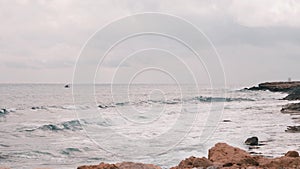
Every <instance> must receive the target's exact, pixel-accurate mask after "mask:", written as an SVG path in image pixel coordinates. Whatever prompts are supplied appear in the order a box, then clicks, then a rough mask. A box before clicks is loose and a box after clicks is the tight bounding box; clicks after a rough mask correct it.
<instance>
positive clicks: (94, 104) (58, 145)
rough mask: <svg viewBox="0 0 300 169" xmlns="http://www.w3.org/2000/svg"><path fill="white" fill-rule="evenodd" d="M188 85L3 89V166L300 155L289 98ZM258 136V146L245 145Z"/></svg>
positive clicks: (0, 150) (162, 163) (65, 167)
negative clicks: (239, 151)
mask: <svg viewBox="0 0 300 169" xmlns="http://www.w3.org/2000/svg"><path fill="white" fill-rule="evenodd" d="M240 88H242V87H230V88H226V89H224V88H214V89H212V88H211V87H209V86H198V87H194V86H190V85H181V86H178V85H166V84H165V85H153V84H152V85H150V84H149V85H145V84H143V85H142V84H139V85H130V86H128V85H113V86H112V85H95V86H92V85H74V86H72V87H71V88H64V85H62V84H1V85H0V92H1V95H0V103H1V104H0V108H1V111H0V164H1V165H0V166H8V167H11V168H15V169H19V168H39V167H47V168H60V169H69V168H76V167H77V166H79V165H84V164H98V163H100V162H102V161H103V162H121V161H135V162H143V163H154V164H157V165H160V166H162V167H163V168H168V167H171V166H175V165H177V164H178V163H179V162H180V161H181V160H183V159H184V158H187V157H189V156H207V151H208V149H209V148H210V147H212V146H213V145H214V144H215V143H217V142H226V143H229V144H230V145H233V146H237V147H240V148H243V149H246V150H248V151H249V152H251V153H253V154H260V155H264V156H270V157H277V156H281V155H283V154H284V153H286V152H287V150H297V151H300V137H299V134H297V133H287V132H285V130H286V128H287V126H289V125H295V124H294V123H295V122H294V121H293V120H292V117H291V116H290V115H288V114H282V113H281V112H280V109H281V107H282V106H283V105H285V104H287V103H288V101H285V100H280V99H281V98H283V97H284V96H286V94H284V93H273V92H268V91H247V90H239V89H240ZM251 136H257V137H258V138H259V140H260V143H261V144H263V145H261V146H258V147H254V149H253V147H252V148H251V149H249V146H247V145H244V141H245V140H246V139H247V138H248V137H251Z"/></svg>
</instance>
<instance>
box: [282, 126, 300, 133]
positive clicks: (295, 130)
mask: <svg viewBox="0 0 300 169" xmlns="http://www.w3.org/2000/svg"><path fill="white" fill-rule="evenodd" d="M285 132H288V133H299V132H300V126H288V127H287V129H286V130H285Z"/></svg>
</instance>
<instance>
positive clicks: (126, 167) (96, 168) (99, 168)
mask: <svg viewBox="0 0 300 169" xmlns="http://www.w3.org/2000/svg"><path fill="white" fill-rule="evenodd" d="M77 169H161V168H160V167H158V166H156V165H153V164H143V163H133V162H122V163H117V164H107V163H103V162H102V163H100V164H99V165H89V166H80V167H78V168H77Z"/></svg>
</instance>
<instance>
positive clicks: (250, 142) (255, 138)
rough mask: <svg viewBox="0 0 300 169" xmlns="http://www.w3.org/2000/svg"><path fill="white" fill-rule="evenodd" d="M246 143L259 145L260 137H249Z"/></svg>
mask: <svg viewBox="0 0 300 169" xmlns="http://www.w3.org/2000/svg"><path fill="white" fill-rule="evenodd" d="M245 144H247V145H251V146H256V145H258V138H257V137H251V138H247V140H246V141H245Z"/></svg>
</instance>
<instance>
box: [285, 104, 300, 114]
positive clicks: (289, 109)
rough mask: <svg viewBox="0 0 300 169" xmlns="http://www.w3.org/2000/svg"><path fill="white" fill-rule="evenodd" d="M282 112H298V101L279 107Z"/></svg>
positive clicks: (299, 110)
mask: <svg viewBox="0 0 300 169" xmlns="http://www.w3.org/2000/svg"><path fill="white" fill-rule="evenodd" d="M281 112H282V113H288V114H298V113H299V114H300V103H290V104H287V105H285V106H283V108H282V109H281Z"/></svg>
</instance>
